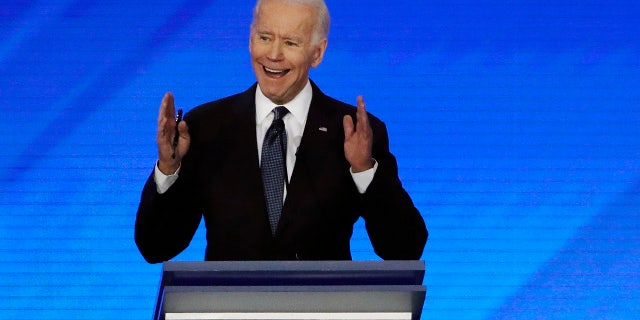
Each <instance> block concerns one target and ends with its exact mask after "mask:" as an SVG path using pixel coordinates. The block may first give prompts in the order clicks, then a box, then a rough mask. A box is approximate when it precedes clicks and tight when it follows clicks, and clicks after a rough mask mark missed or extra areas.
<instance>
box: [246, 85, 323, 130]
mask: <svg viewBox="0 0 640 320" xmlns="http://www.w3.org/2000/svg"><path fill="white" fill-rule="evenodd" d="M312 95H313V89H312V88H311V82H310V81H308V80H307V84H306V85H305V86H304V88H302V91H300V93H298V95H297V96H295V97H294V98H293V100H291V101H289V102H288V103H285V104H284V106H285V107H287V109H289V114H291V115H292V116H293V118H294V119H295V120H296V122H298V123H299V124H300V125H301V126H304V124H305V123H306V122H307V115H308V114H309V106H310V105H311V97H312ZM277 106H279V104H275V103H273V102H272V101H271V100H269V98H267V97H266V96H265V95H264V94H263V93H262V90H261V89H260V84H258V87H257V89H256V124H259V123H261V122H263V121H264V120H265V119H266V118H267V116H268V115H269V114H270V112H271V110H273V108H275V107H277Z"/></svg>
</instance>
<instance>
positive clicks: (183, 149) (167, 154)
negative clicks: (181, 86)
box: [156, 92, 191, 175]
mask: <svg viewBox="0 0 640 320" xmlns="http://www.w3.org/2000/svg"><path fill="white" fill-rule="evenodd" d="M175 115H176V107H175V104H174V102H173V94H172V93H171V92H167V93H166V94H165V95H164V98H163V99H162V103H161V104H160V112H159V114H158V134H157V136H156V142H157V143H158V169H160V171H162V173H164V174H166V175H172V174H174V173H175V172H176V171H177V170H178V168H180V161H181V160H182V157H183V156H184V155H185V154H187V151H189V144H190V142H191V137H190V136H189V127H188V126H187V123H186V122H185V121H181V122H180V123H179V125H178V132H176V116H175ZM176 134H179V135H180V137H179V139H178V145H177V146H176V150H175V157H173V155H174V150H173V138H174V136H175V135H176Z"/></svg>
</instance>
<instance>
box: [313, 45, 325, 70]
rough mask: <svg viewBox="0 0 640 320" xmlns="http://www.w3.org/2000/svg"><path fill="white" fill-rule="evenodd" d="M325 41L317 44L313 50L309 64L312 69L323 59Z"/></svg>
mask: <svg viewBox="0 0 640 320" xmlns="http://www.w3.org/2000/svg"><path fill="white" fill-rule="evenodd" d="M327 43H328V41H327V39H326V38H325V39H322V40H321V41H320V43H318V44H317V45H315V48H314V49H313V50H314V52H313V61H312V62H311V66H312V67H314V68H315V67H317V66H319V65H320V62H322V58H323V57H324V52H325V51H326V50H327Z"/></svg>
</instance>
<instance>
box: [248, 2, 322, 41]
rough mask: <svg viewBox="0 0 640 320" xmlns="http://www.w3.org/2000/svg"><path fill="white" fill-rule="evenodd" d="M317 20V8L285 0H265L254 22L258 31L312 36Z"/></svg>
mask: <svg viewBox="0 0 640 320" xmlns="http://www.w3.org/2000/svg"><path fill="white" fill-rule="evenodd" d="M316 21H317V13H316V8H315V7H313V6H311V5H306V4H301V3H295V2H290V1H283V0H267V1H263V2H262V4H261V5H260V7H259V8H258V11H257V13H256V16H255V20H254V22H253V24H254V28H255V29H256V31H258V32H269V33H276V34H282V35H296V36H309V37H310V36H311V34H312V33H313V30H314V27H315V22H316Z"/></svg>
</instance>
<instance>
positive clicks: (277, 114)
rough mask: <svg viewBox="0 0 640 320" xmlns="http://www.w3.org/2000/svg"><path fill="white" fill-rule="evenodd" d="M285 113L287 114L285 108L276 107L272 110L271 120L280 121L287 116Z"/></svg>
mask: <svg viewBox="0 0 640 320" xmlns="http://www.w3.org/2000/svg"><path fill="white" fill-rule="evenodd" d="M287 113H289V109H287V108H286V107H285V106H277V107H275V108H273V114H274V118H273V120H280V119H282V118H283V117H284V116H285V115H287Z"/></svg>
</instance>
